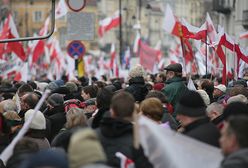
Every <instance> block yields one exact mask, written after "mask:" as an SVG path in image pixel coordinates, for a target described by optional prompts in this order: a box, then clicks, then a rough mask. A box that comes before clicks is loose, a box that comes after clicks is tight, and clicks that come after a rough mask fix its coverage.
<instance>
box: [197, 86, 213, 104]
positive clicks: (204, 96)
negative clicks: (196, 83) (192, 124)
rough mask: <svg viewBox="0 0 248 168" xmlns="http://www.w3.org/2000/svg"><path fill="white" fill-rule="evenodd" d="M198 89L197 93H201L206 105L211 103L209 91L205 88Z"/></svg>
mask: <svg viewBox="0 0 248 168" xmlns="http://www.w3.org/2000/svg"><path fill="white" fill-rule="evenodd" d="M196 91H197V93H199V94H200V96H201V97H202V99H203V101H204V103H205V105H206V106H207V105H209V104H210V98H209V96H208V94H207V92H206V91H205V90H201V89H199V90H196Z"/></svg>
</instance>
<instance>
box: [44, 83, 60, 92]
mask: <svg viewBox="0 0 248 168" xmlns="http://www.w3.org/2000/svg"><path fill="white" fill-rule="evenodd" d="M46 88H47V89H50V90H51V91H54V90H55V89H58V88H59V86H58V85H57V84H56V83H55V82H50V83H49V84H48V85H47V87H46Z"/></svg>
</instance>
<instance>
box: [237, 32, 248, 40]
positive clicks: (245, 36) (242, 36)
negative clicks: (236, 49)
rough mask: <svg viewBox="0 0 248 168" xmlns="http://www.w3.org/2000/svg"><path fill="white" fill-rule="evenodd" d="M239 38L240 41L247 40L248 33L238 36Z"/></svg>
mask: <svg viewBox="0 0 248 168" xmlns="http://www.w3.org/2000/svg"><path fill="white" fill-rule="evenodd" d="M239 38H240V39H245V38H248V32H244V33H242V34H240V36H239Z"/></svg>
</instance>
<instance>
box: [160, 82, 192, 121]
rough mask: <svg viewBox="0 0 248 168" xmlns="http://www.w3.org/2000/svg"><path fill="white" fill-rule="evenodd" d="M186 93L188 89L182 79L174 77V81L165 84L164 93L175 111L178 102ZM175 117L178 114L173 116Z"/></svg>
mask: <svg viewBox="0 0 248 168" xmlns="http://www.w3.org/2000/svg"><path fill="white" fill-rule="evenodd" d="M186 91H188V88H187V87H186V86H185V84H184V83H183V80H182V78H180V77H173V78H172V79H169V80H167V81H166V82H165V87H164V88H163V89H162V92H163V93H164V94H165V96H166V97H167V100H168V102H169V103H171V105H172V106H173V107H174V109H175V107H176V104H177V102H178V101H179V99H180V98H181V96H182V95H183V94H184V93H185V92H186ZM174 111H175V110H174ZM175 115H176V114H175V113H173V116H175Z"/></svg>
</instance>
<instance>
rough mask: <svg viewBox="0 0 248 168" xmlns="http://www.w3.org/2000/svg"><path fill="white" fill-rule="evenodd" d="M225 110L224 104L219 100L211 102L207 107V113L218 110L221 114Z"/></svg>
mask: <svg viewBox="0 0 248 168" xmlns="http://www.w3.org/2000/svg"><path fill="white" fill-rule="evenodd" d="M223 110H224V106H223V105H222V104H220V103H217V102H213V103H211V104H210V105H209V106H208V107H207V109H206V111H207V113H211V112H213V111H215V112H218V113H219V114H220V115H221V114H222V113H223Z"/></svg>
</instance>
